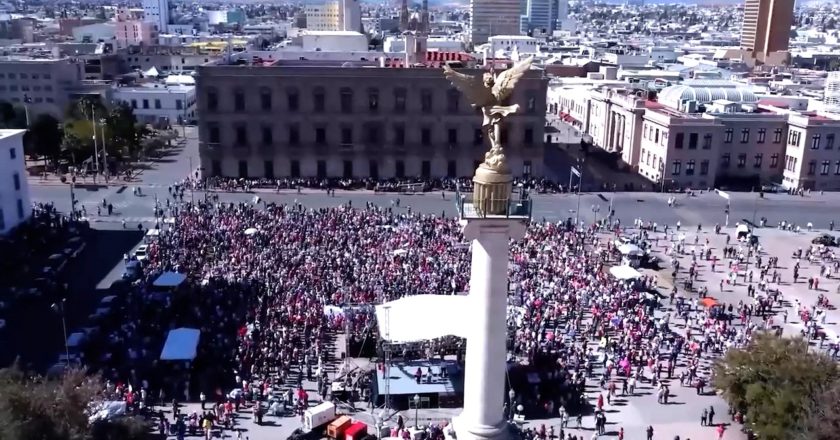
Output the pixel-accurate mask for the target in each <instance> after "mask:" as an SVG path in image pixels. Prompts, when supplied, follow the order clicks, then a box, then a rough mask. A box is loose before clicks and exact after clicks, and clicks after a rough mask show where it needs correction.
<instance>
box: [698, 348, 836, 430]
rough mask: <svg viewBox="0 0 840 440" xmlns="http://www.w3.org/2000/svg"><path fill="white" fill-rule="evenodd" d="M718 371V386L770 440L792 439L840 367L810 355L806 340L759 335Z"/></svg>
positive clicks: (730, 355)
mask: <svg viewBox="0 0 840 440" xmlns="http://www.w3.org/2000/svg"><path fill="white" fill-rule="evenodd" d="M714 372H715V376H714V386H715V387H716V388H718V389H720V390H722V391H723V397H724V398H725V399H726V400H727V402H729V405H730V406H731V407H733V408H734V409H735V410H737V411H740V412H741V413H742V414H744V415H745V416H746V419H747V421H748V423H749V426H750V427H751V428H752V429H753V430H755V432H756V433H757V434H758V435H759V437H760V438H762V439H766V440H788V439H790V438H793V437H794V435H795V434H796V433H797V432H799V431H800V430H801V428H802V423H803V420H804V417H805V415H806V413H807V410H808V409H809V408H810V405H811V402H812V400H813V396H815V395H816V393H817V392H819V391H820V389H821V386H823V385H824V384H827V383H832V382H834V381H835V380H837V379H838V377H840V374H838V368H837V364H836V363H835V362H834V361H832V360H831V359H830V358H829V357H828V356H825V355H823V354H821V353H813V352H810V351H809V350H808V342H807V341H805V340H803V339H801V338H795V339H792V338H780V337H777V336H775V335H772V334H767V333H762V334H757V335H756V336H755V337H754V338H753V340H752V342H751V343H750V345H749V346H747V347H745V348H744V349H739V350H731V351H729V352H727V354H726V356H724V357H723V359H721V360H720V361H719V362H717V363H716V365H715V369H714Z"/></svg>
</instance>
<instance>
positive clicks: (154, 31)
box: [114, 21, 158, 48]
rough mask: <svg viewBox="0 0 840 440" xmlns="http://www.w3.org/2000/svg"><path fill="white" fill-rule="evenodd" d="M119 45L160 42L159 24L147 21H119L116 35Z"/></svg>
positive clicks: (121, 46) (120, 46)
mask: <svg viewBox="0 0 840 440" xmlns="http://www.w3.org/2000/svg"><path fill="white" fill-rule="evenodd" d="M114 39H115V40H116V43H117V47H119V48H123V47H128V46H140V45H156V44H158V25H157V24H156V23H151V22H147V21H119V22H117V23H116V33H115V35H114Z"/></svg>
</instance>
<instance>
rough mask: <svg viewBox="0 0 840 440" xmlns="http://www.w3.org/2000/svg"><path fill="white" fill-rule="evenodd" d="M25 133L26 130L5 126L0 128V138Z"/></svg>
mask: <svg viewBox="0 0 840 440" xmlns="http://www.w3.org/2000/svg"><path fill="white" fill-rule="evenodd" d="M24 133H26V130H18V129H11V128H3V129H0V139H6V138H10V137H13V136H18V135H20V136H23V134H24Z"/></svg>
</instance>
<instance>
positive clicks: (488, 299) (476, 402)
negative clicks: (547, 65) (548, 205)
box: [444, 58, 532, 440]
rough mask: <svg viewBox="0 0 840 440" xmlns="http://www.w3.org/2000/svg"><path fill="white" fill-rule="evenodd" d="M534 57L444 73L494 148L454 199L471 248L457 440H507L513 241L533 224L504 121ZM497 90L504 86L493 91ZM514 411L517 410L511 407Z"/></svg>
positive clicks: (513, 109)
mask: <svg viewBox="0 0 840 440" xmlns="http://www.w3.org/2000/svg"><path fill="white" fill-rule="evenodd" d="M531 61H532V59H531V58H528V59H526V60H524V61H521V62H518V63H517V64H515V65H514V66H513V67H511V68H510V69H508V70H506V71H504V72H502V73H501V74H499V75H497V76H495V77H493V76H492V74H484V75H483V76H482V77H472V76H468V75H464V74H461V73H458V72H455V71H454V70H452V69H451V68H449V67H448V66H445V67H444V74H445V75H446V78H447V79H449V80H450V81H452V82H453V84H455V86H456V87H458V89H459V90H461V91H462V92H464V93H465V94H466V95H467V97H468V98H470V100H471V101H472V104H473V106H475V107H478V108H481V110H482V114H483V116H484V121H483V123H482V128H483V130H484V132H485V134H486V137H487V139H488V140H489V143H490V150H489V151H488V152H487V153H486V154H485V155H484V162H483V163H481V165H479V166H478V169H476V170H475V176H474V177H473V193H472V194H471V195H467V194H461V193H460V190H459V193H458V196H457V197H456V202H457V204H458V210H459V214H460V221H461V225H462V226H463V228H464V238H465V239H467V240H470V242H471V243H472V265H471V269H470V292H469V296H468V297H467V304H468V309H467V310H463V319H464V322H465V326H466V330H465V333H466V335H467V355H466V359H465V360H466V366H465V371H464V411H463V412H462V413H461V414H460V415H459V416H458V417H456V418H454V419H453V420H452V427H453V428H454V430H455V433H456V435H457V438H458V440H502V439H506V438H507V437H509V435H508V431H507V423H506V421H505V419H504V414H503V406H504V399H505V378H506V369H507V289H508V259H509V255H508V253H509V250H510V240H511V239H512V238H513V239H521V238H522V237H524V236H525V229H526V226H525V225H526V224H527V222H528V221H529V220H530V217H531V202H530V200H529V199H528V197H527V194H526V193H523V194H520V196H519V198H517V199H514V197H512V196H513V191H512V190H513V173H511V170H510V166H509V165H508V163H507V158H506V157H505V153H504V147H503V145H502V142H501V124H502V121H503V120H504V118H506V117H507V116H509V115H510V114H512V113H516V112H517V111H518V110H519V106H518V105H511V106H504V105H502V102H503V101H504V98H505V97H507V96H509V95H510V93H511V92H512V91H513V87H514V85H515V83H516V81H518V79H519V78H520V77H521V76H522V75H524V73H525V72H526V71H527V70H528V69H530V67H531ZM494 84H496V85H502V87H501V88H498V89H494ZM511 410H513V408H511Z"/></svg>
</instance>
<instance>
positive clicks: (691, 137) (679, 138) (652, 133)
mask: <svg viewBox="0 0 840 440" xmlns="http://www.w3.org/2000/svg"><path fill="white" fill-rule="evenodd" d="M791 133H793V132H791ZM734 135H735V130H734V129H732V128H727V129H726V130H725V131H724V134H723V142H724V143H726V144H731V143H732V141H733V138H734ZM817 136H818V135H817ZM642 137H643V138H644V139H648V140H650V141H653V142H654V143H656V144H661V145H663V146H664V145H666V144H667V143H668V132H667V131H665V130H662V131H661V132H660V130H659V128H656V127H654V126H653V125H647V124H646V125H645V128H644V131H643V132H642ZM766 139H767V129H766V128H759V129H758V130H757V136H756V143H759V144H763V143H765V141H766ZM698 141H699V134H698V133H689V134H688V149H689V150H695V149H697V145H698ZM749 141H750V129H749V128H744V129H741V143H743V144H746V143H748V142H749ZM781 142H782V129H781V128H777V129H775V130H774V131H773V143H774V144H779V143H781ZM684 144H685V133H675V134H674V148H678V149H680V148H683V147H684ZM831 144H832V148H833V144H834V135H831ZM711 148H712V134H711V133H706V134H705V135H703V149H704V150H708V149H711Z"/></svg>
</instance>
